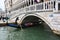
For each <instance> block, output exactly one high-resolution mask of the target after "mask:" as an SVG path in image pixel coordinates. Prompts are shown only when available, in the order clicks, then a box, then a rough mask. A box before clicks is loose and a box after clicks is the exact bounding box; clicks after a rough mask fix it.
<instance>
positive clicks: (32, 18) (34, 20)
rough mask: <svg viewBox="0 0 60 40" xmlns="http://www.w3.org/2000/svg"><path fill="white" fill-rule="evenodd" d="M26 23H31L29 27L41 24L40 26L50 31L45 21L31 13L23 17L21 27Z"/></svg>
mask: <svg viewBox="0 0 60 40" xmlns="http://www.w3.org/2000/svg"><path fill="white" fill-rule="evenodd" d="M27 23H33V25H32V26H31V27H33V26H36V27H37V26H41V28H43V29H46V30H48V31H51V29H50V27H49V26H48V24H46V23H45V22H44V21H43V20H42V19H41V18H39V17H36V16H33V15H30V16H27V17H25V18H24V19H23V21H22V23H21V25H22V26H23V27H26V25H25V24H27ZM27 27H30V26H27Z"/></svg>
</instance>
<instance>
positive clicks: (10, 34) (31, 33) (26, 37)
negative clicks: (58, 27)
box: [0, 26, 60, 40]
mask: <svg viewBox="0 0 60 40" xmlns="http://www.w3.org/2000/svg"><path fill="white" fill-rule="evenodd" d="M0 40H60V37H59V36H57V35H55V34H53V33H52V32H51V31H50V30H48V29H46V28H44V27H42V26H36V27H30V28H24V29H22V30H20V29H16V28H11V27H0Z"/></svg>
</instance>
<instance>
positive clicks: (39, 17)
mask: <svg viewBox="0 0 60 40" xmlns="http://www.w3.org/2000/svg"><path fill="white" fill-rule="evenodd" d="M27 17H36V18H37V19H41V20H42V21H43V22H44V23H46V24H47V26H49V28H50V29H51V27H50V26H51V25H50V23H49V22H48V21H47V20H46V19H45V18H44V17H42V16H40V15H38V14H27V15H24V16H23V17H22V19H21V20H20V23H21V24H22V23H23V21H24V19H26V18H27Z"/></svg>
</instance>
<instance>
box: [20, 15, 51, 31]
mask: <svg viewBox="0 0 60 40" xmlns="http://www.w3.org/2000/svg"><path fill="white" fill-rule="evenodd" d="M21 20H22V22H21V24H23V23H26V22H39V21H40V20H41V21H42V22H43V25H44V26H45V27H47V28H49V29H50V30H51V28H50V27H49V25H48V24H47V23H48V22H46V20H45V19H44V18H41V17H40V16H39V15H37V14H29V15H25V16H24V17H23V18H22V19H21Z"/></svg>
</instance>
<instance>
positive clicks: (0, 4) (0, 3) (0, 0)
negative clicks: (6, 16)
mask: <svg viewBox="0 0 60 40" xmlns="http://www.w3.org/2000/svg"><path fill="white" fill-rule="evenodd" d="M0 8H1V9H2V10H3V11H4V10H5V6H4V0H0Z"/></svg>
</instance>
